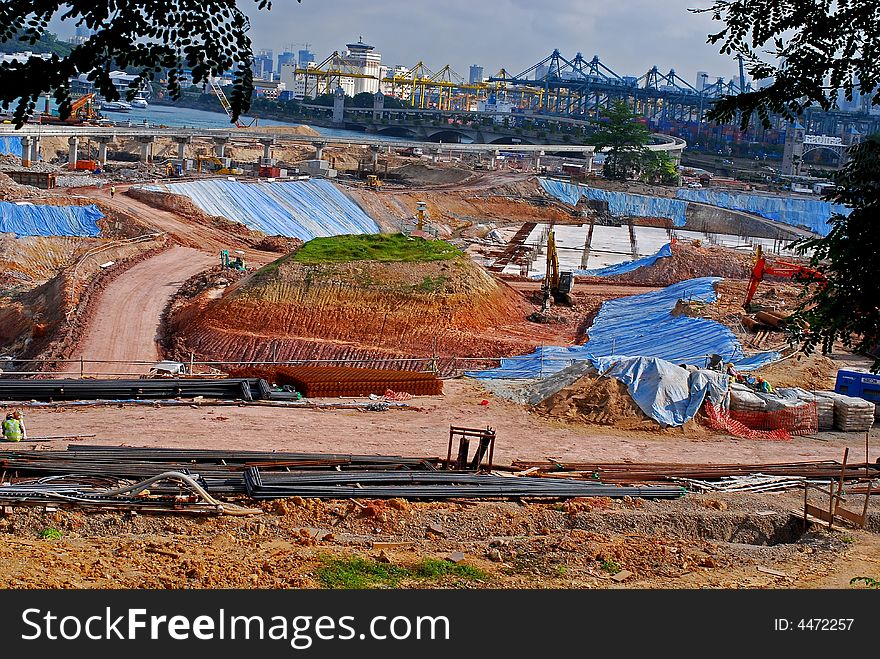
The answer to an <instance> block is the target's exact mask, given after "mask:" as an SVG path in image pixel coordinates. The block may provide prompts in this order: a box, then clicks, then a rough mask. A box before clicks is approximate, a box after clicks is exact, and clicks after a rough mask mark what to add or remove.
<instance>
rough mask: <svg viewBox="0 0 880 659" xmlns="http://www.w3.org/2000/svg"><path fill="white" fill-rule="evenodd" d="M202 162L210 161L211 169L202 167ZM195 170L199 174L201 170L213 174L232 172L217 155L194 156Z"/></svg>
mask: <svg viewBox="0 0 880 659" xmlns="http://www.w3.org/2000/svg"><path fill="white" fill-rule="evenodd" d="M202 163H210V164H211V165H213V167H214V168H213V169H208V167H205V169H204V170H203V169H202ZM196 171H197V172H198V173H199V174H201V173H202V172H203V171H205V172H210V173H213V174H233V173H234V172H233V171H232V169H230V168H229V167H227V166H226V163H225V162H224V161H223V160H222V159H221V158H218V157H217V156H196Z"/></svg>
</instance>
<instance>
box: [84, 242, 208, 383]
mask: <svg viewBox="0 0 880 659" xmlns="http://www.w3.org/2000/svg"><path fill="white" fill-rule="evenodd" d="M214 263H215V259H214V258H213V257H212V256H209V255H207V254H205V253H204V252H200V251H198V250H195V249H190V248H188V247H179V246H178V247H172V248H171V249H169V250H167V251H165V252H162V253H161V254H159V255H158V256H154V257H153V258H151V259H147V260H146V261H143V262H141V263H138V264H137V265H135V266H133V267H132V268H131V269H129V270H128V271H127V272H125V273H124V274H122V275H121V276H119V277H118V278H117V279H116V280H114V281H113V282H112V283H111V284H110V286H108V287H107V289H106V290H105V291H104V292H103V294H102V295H101V300H100V302H99V303H98V307H97V309H96V310H95V315H94V318H95V320H94V321H93V322H92V323H91V325H90V326H89V329H88V331H87V333H86V336H85V337H84V338H83V341H82V343H81V344H80V354H81V355H82V357H83V359H84V360H105V361H110V360H113V361H120V360H127V361H146V362H154V361H156V359H157V358H158V350H157V347H156V333H157V330H158V328H159V321H160V319H161V316H162V310H163V309H164V308H165V305H166V304H167V303H168V300H169V299H170V298H171V296H172V295H173V294H174V293H175V292H176V291H177V289H178V288H180V286H181V285H182V284H183V282H184V281H186V280H187V279H188V278H189V277H191V276H193V275H194V274H196V273H198V272H200V271H202V270H204V269H206V268H209V267H211V266H212V265H214ZM85 370H86V371H91V372H93V373H96V374H101V375H110V374H122V373H146V372H147V371H148V370H149V366H148V365H142V366H127V365H122V364H91V365H89V364H87V365H86V368H85Z"/></svg>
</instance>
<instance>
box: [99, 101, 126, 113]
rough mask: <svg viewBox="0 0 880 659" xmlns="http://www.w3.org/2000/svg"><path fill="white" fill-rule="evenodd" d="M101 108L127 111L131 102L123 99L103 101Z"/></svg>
mask: <svg viewBox="0 0 880 659" xmlns="http://www.w3.org/2000/svg"><path fill="white" fill-rule="evenodd" d="M101 109H102V110H108V111H110V112H128V111H129V110H131V104H130V103H126V102H125V101H103V102H102V103H101Z"/></svg>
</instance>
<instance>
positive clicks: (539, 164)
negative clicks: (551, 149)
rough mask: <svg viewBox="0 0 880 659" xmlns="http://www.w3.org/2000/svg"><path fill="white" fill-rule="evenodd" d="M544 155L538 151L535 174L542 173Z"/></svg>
mask: <svg viewBox="0 0 880 659" xmlns="http://www.w3.org/2000/svg"><path fill="white" fill-rule="evenodd" d="M543 155H544V152H543V151H538V153H537V154H536V155H535V173H538V172H540V171H541V156H543Z"/></svg>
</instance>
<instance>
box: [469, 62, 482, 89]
mask: <svg viewBox="0 0 880 659" xmlns="http://www.w3.org/2000/svg"><path fill="white" fill-rule="evenodd" d="M468 82H469V83H470V84H472V85H473V84H476V83H479V82H483V67H482V66H478V65H476V64H471V70H470V75H469V76H468Z"/></svg>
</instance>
